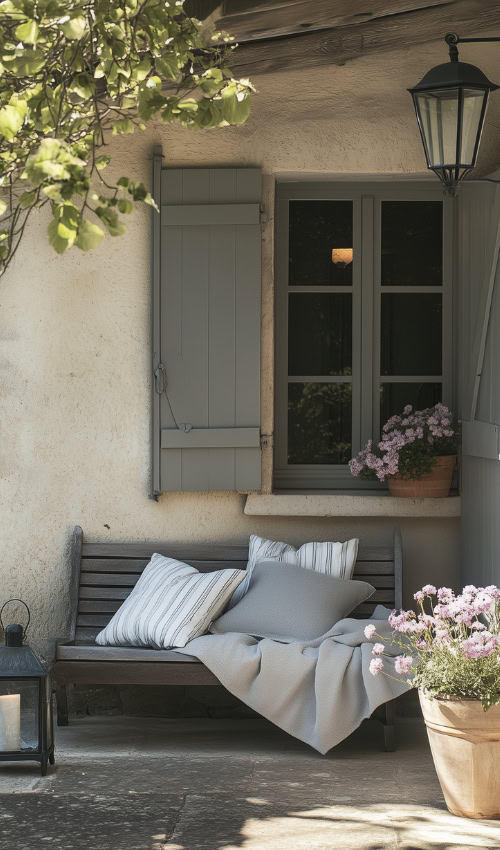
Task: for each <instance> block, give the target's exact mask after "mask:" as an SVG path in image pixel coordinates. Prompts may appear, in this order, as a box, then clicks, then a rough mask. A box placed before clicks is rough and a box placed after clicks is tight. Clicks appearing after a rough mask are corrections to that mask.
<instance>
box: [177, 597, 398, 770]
mask: <svg viewBox="0 0 500 850" xmlns="http://www.w3.org/2000/svg"><path fill="white" fill-rule="evenodd" d="M388 613H389V612H388V611H387V609H386V608H383V607H382V606H378V607H377V608H376V610H375V612H374V614H373V616H372V617H370V618H369V619H367V620H356V619H353V618H349V617H348V618H346V619H344V620H340V622H338V623H337V624H336V625H335V626H334V627H333V628H332V629H330V631H329V632H327V634H325V635H323V637H320V638H316V639H315V640H309V641H296V642H294V643H279V642H278V641H276V640H269V639H268V638H264V639H262V640H259V639H257V638H255V637H251V636H250V635H243V634H237V633H235V632H231V633H229V634H223V635H204V636H203V637H199V638H195V639H194V640H192V641H190V642H189V643H188V644H187V646H185V647H184V648H183V649H177V650H176V651H177V652H179V653H183V654H185V655H194V656H195V657H196V658H199V660H200V661H202V662H203V664H205V665H206V666H207V667H208V668H209V669H210V670H211V671H212V673H214V674H215V676H217V678H218V679H219V681H220V682H221V683H222V684H223V685H224V687H226V688H227V690H228V691H230V692H231V693H232V694H234V695H235V696H237V697H238V698H239V699H241V700H242V702H244V703H246V705H248V706H250V708H253V709H254V710H255V711H257V712H258V713H259V714H261V715H263V717H266V718H267V719H268V720H271V721H272V722H273V723H275V724H276V725H277V726H279V727H280V728H281V729H284V730H285V731H286V732H289V733H290V735H294V736H295V737H296V738H298V739H299V740H301V741H305V743H307V744H310V745H311V746H312V747H314V748H315V749H316V750H318V751H319V752H320V753H323V754H325V753H327V752H328V750H329V749H331V747H334V746H335V745H336V744H338V743H339V742H340V741H342V740H343V739H344V738H347V736H348V735H350V734H351V732H353V731H354V730H355V729H357V727H358V726H359V725H360V723H361V722H362V721H363V720H365V719H366V718H367V717H370V715H371V714H372V713H373V712H374V710H375V709H376V708H377V707H378V706H379V705H381V704H382V703H384V702H387V701H388V700H390V699H393V698H394V697H397V696H399V695H400V694H402V693H403V692H404V691H406V690H407V685H405V684H404V683H403V682H400V681H399V677H398V676H397V674H396V673H395V671H394V662H393V660H392V658H384V667H385V669H386V670H387V672H388V673H390V674H391V676H395V677H396V679H398V681H395V680H394V679H392V678H389V677H388V676H386V675H384V674H383V673H379V675H377V676H373V675H372V674H371V673H370V671H369V664H370V661H371V660H372V658H373V657H374V656H373V655H372V647H373V643H374V642H376V641H378V640H379V638H374V639H373V641H368V640H367V639H366V637H365V635H364V628H365V626H367V625H368V623H375V625H376V626H377V632H378V633H379V635H382V636H383V638H384V640H383V641H382V642H383V643H384V644H385V647H386V652H389V653H390V654H391V656H394V655H397V654H398V653H400V652H401V649H398V647H397V646H394V645H393V644H392V645H391V642H390V638H391V633H392V630H391V628H390V626H389V624H388V622H387V615H388Z"/></svg>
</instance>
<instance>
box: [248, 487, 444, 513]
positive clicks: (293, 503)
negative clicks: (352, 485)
mask: <svg viewBox="0 0 500 850" xmlns="http://www.w3.org/2000/svg"><path fill="white" fill-rule="evenodd" d="M245 513H246V514H249V515H251V516H315V517H317V516H332V517H333V516H349V517H352V516H359V517H372V516H380V517H413V518H415V517H429V518H435V519H441V518H446V517H458V516H460V496H449V497H448V498H446V499H398V498H393V497H392V496H389V495H388V494H387V495H386V494H380V493H376V494H373V495H352V496H351V495H340V494H339V495H336V494H332V493H329V494H307V495H306V494H295V493H294V494H291V493H280V494H277V493H276V494H275V493H272V494H264V493H250V494H249V495H248V496H247V499H246V504H245Z"/></svg>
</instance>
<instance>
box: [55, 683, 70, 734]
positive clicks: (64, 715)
mask: <svg viewBox="0 0 500 850" xmlns="http://www.w3.org/2000/svg"><path fill="white" fill-rule="evenodd" d="M56 706H57V725H58V726H69V711H68V694H67V691H66V685H59V686H58V687H57V690H56Z"/></svg>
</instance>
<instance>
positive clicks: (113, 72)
mask: <svg viewBox="0 0 500 850" xmlns="http://www.w3.org/2000/svg"><path fill="white" fill-rule="evenodd" d="M183 4H184V0H118V2H117V0H75V2H71V3H69V2H68V0H3V2H0V184H1V186H2V190H1V191H0V216H1V220H0V274H1V273H3V272H4V271H5V269H6V268H7V266H8V264H9V262H10V260H11V259H12V257H13V256H14V254H15V252H16V250H17V248H18V245H19V244H20V241H21V239H22V236H23V233H24V229H25V226H26V222H27V220H28V218H29V216H30V215H31V213H32V212H33V210H35V209H38V208H40V207H43V206H45V205H50V208H51V211H52V218H51V221H50V224H49V229H48V238H49V242H50V244H51V245H52V247H53V248H54V249H55V250H56V251H57V253H59V254H62V253H64V252H65V251H67V250H68V249H69V248H71V247H73V246H76V247H78V248H80V249H81V250H82V251H88V250H90V249H92V248H95V247H97V246H98V245H99V244H100V242H101V240H102V239H103V237H104V235H105V233H106V232H107V233H108V234H110V235H111V236H120V235H121V234H122V233H123V232H124V231H125V224H124V217H126V216H127V215H129V214H130V213H132V212H134V210H135V207H136V204H138V203H145V204H150V205H153V206H154V201H153V199H152V198H151V195H150V194H149V192H148V190H147V189H146V187H145V186H144V185H143V184H142V183H137V182H134V180H132V179H131V178H130V177H127V176H123V177H120V179H119V180H118V181H117V182H116V183H113V182H111V181H108V180H106V178H105V169H106V167H107V165H108V164H109V162H110V156H109V154H108V153H107V148H106V143H107V142H109V138H110V136H112V135H115V136H116V135H126V134H129V133H134V132H135V131H136V130H144V129H145V128H146V123H147V122H148V121H150V120H151V119H155V120H162V121H165V122H176V123H178V124H182V125H183V126H185V127H195V128H209V127H222V126H225V125H229V124H241V123H243V122H244V121H245V120H246V118H247V116H248V113H249V109H250V96H251V92H252V91H253V87H252V85H251V83H250V82H249V80H236V79H234V78H233V76H232V74H231V71H230V70H229V69H228V67H227V61H228V59H229V57H230V54H231V52H232V50H233V49H234V48H233V46H232V45H231V39H230V38H229V36H226V35H224V34H221V33H214V32H212V31H209V30H207V29H206V28H205V27H204V26H203V25H202V24H201V23H200V21H197V20H195V19H192V18H190V17H188V16H186V15H185V14H184V11H183ZM103 172H104V173H103Z"/></svg>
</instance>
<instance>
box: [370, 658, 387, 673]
mask: <svg viewBox="0 0 500 850" xmlns="http://www.w3.org/2000/svg"><path fill="white" fill-rule="evenodd" d="M383 669H384V662H383V661H382V659H381V658H372V660H371V661H370V673H371V674H372V676H378V674H379V673H381V672H382V670H383Z"/></svg>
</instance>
